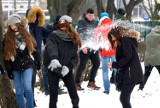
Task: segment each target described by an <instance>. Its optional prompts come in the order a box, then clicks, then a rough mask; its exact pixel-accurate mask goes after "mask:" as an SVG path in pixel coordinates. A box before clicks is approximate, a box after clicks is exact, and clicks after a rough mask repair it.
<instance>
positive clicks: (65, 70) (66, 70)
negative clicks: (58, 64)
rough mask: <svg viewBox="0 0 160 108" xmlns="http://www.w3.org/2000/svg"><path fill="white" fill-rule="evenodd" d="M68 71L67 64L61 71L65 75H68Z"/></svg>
mask: <svg viewBox="0 0 160 108" xmlns="http://www.w3.org/2000/svg"><path fill="white" fill-rule="evenodd" d="M68 73H69V68H68V67H67V66H63V67H62V71H61V74H62V75H63V77H64V76H66V75H67V74H68Z"/></svg>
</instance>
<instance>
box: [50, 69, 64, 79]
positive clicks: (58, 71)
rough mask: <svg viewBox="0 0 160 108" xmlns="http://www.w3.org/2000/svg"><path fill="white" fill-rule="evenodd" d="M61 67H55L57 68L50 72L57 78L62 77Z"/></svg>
mask: <svg viewBox="0 0 160 108" xmlns="http://www.w3.org/2000/svg"><path fill="white" fill-rule="evenodd" d="M61 71H62V67H57V68H54V69H53V71H52V72H54V73H56V74H57V75H58V76H59V77H61V78H62V77H63V75H62V73H61Z"/></svg>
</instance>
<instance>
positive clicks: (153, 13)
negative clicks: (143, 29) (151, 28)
mask: <svg viewBox="0 0 160 108" xmlns="http://www.w3.org/2000/svg"><path fill="white" fill-rule="evenodd" d="M142 6H143V8H144V10H145V11H146V12H147V14H148V16H149V18H150V19H152V20H159V19H160V15H158V14H160V13H159V12H160V3H158V1H157V0H147V2H145V3H144V2H142Z"/></svg>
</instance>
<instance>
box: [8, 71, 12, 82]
mask: <svg viewBox="0 0 160 108" xmlns="http://www.w3.org/2000/svg"><path fill="white" fill-rule="evenodd" d="M7 75H8V77H9V79H11V80H13V73H12V71H7Z"/></svg>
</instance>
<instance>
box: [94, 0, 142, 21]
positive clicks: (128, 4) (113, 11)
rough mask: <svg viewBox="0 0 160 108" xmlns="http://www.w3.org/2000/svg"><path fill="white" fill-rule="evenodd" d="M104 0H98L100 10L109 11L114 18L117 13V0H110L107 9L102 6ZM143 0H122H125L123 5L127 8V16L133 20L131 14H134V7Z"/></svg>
mask: <svg viewBox="0 0 160 108" xmlns="http://www.w3.org/2000/svg"><path fill="white" fill-rule="evenodd" d="M101 1H102V0H96V3H97V8H98V12H99V13H100V12H103V11H106V12H108V13H109V15H110V18H111V19H112V18H113V15H115V14H116V13H117V8H116V6H115V3H114V2H115V0H108V2H107V7H106V9H104V8H103V7H102V2H101ZM142 1H143V0H130V1H129V2H127V0H122V2H123V5H124V7H125V10H126V18H127V19H128V20H131V16H132V11H133V9H134V7H135V6H136V5H138V4H139V3H141V2H142Z"/></svg>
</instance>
